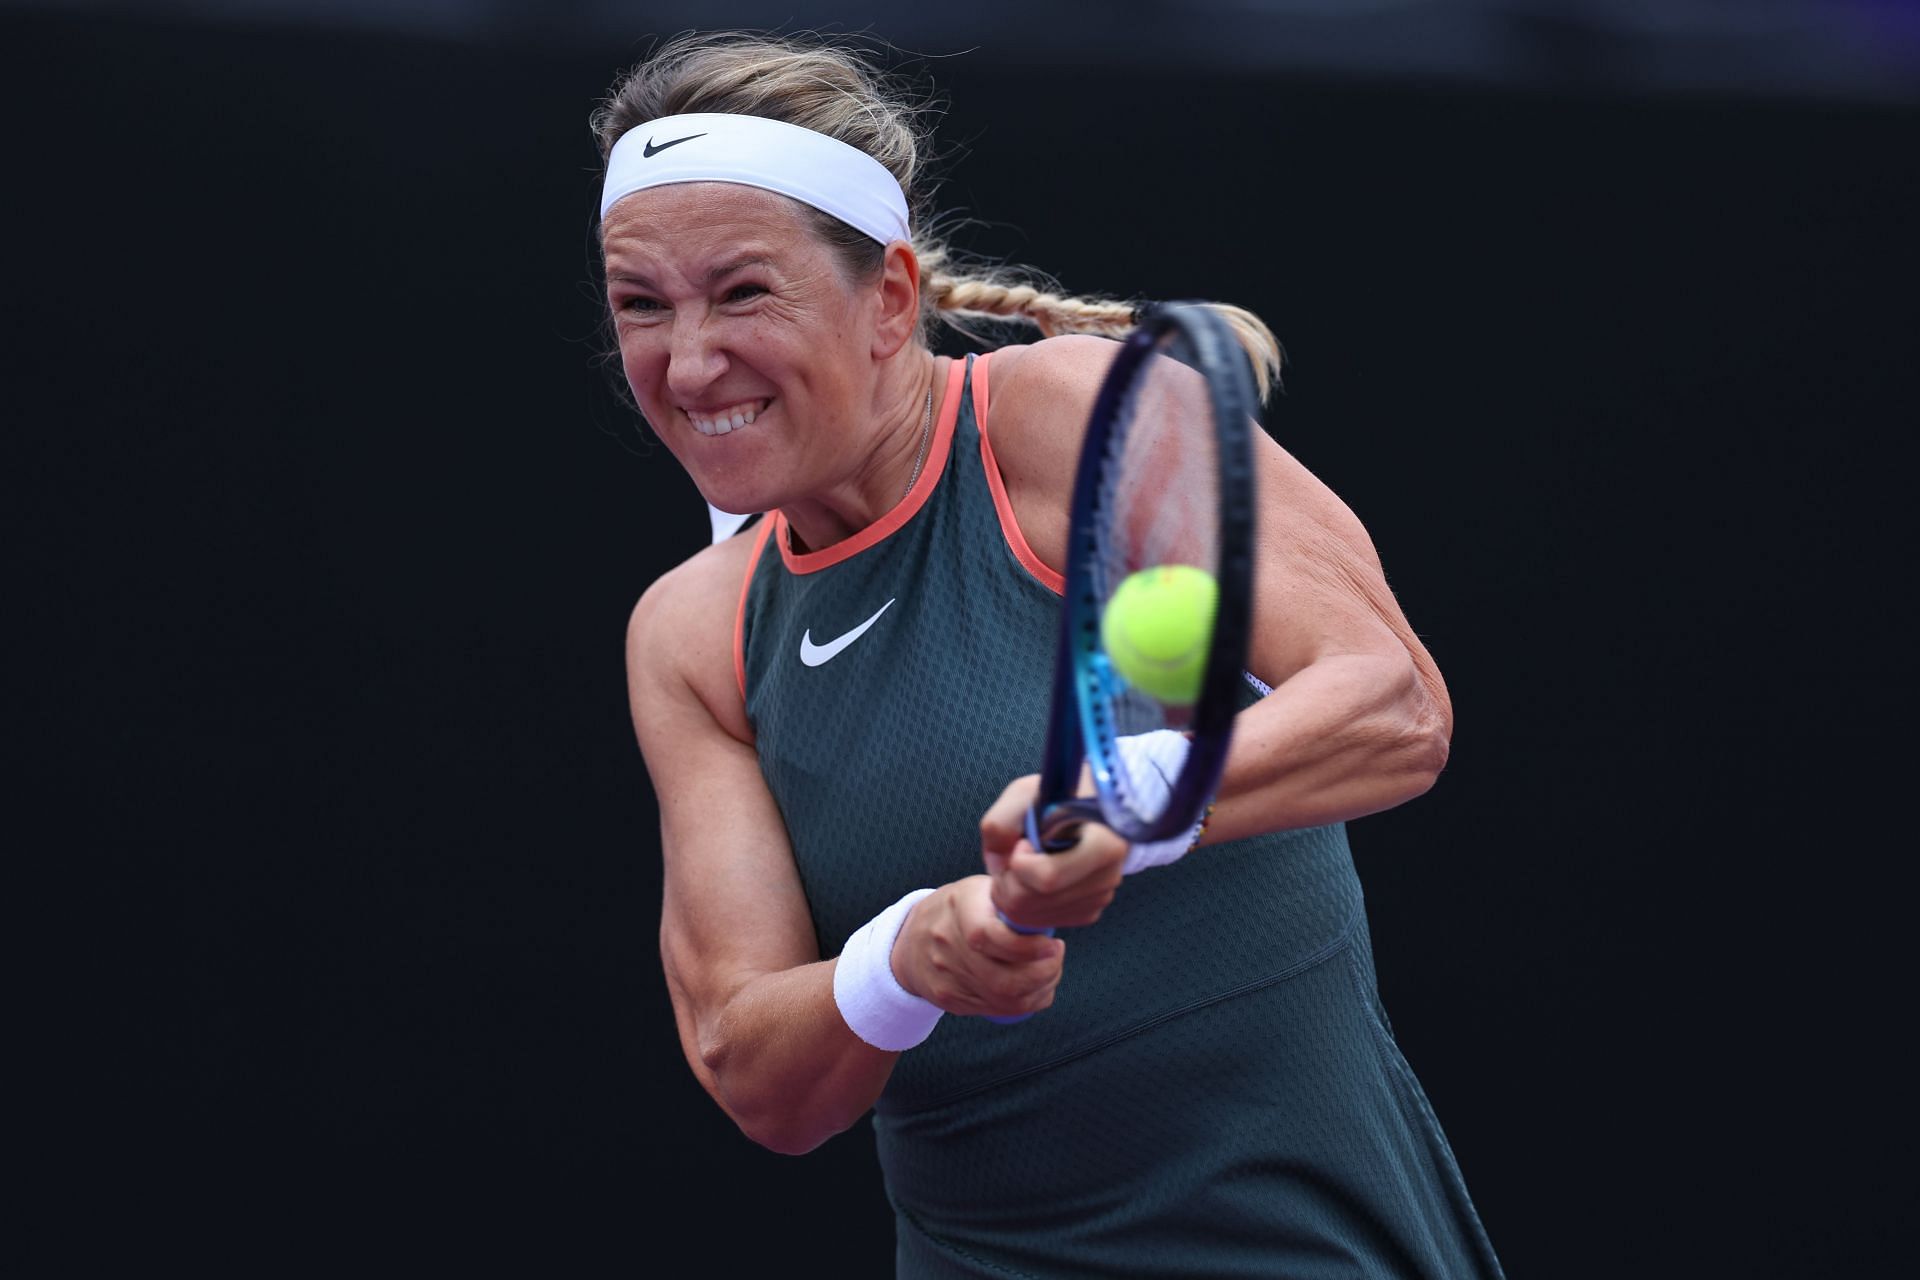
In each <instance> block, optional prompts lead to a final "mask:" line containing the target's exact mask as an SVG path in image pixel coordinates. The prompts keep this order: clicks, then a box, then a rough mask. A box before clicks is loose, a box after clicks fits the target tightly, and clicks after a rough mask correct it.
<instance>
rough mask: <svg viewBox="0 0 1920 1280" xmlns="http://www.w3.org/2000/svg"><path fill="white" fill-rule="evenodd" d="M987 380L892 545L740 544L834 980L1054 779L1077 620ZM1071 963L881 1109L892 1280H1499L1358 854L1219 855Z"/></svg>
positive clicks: (1079, 943)
mask: <svg viewBox="0 0 1920 1280" xmlns="http://www.w3.org/2000/svg"><path fill="white" fill-rule="evenodd" d="M980 363H981V364H982V365H985V366H987V368H990V366H991V361H990V360H985V361H982V362H980ZM974 366H975V362H973V361H971V360H970V361H969V362H968V366H967V369H965V370H963V369H961V368H959V367H956V368H955V369H954V370H953V374H954V376H953V378H952V379H950V381H949V385H948V393H947V400H946V404H945V406H944V407H943V411H942V415H941V422H940V427H939V430H938V432H937V433H936V435H935V438H934V441H933V446H932V448H931V450H930V454H929V459H928V465H927V474H926V475H925V476H923V478H922V480H921V482H920V483H919V484H918V485H916V486H915V489H914V492H913V493H912V494H911V495H910V496H909V498H908V500H907V501H906V502H903V503H902V504H901V506H900V508H898V509H897V510H896V511H895V512H894V513H892V514H890V515H889V516H888V517H887V518H885V519H883V520H882V521H881V522H880V523H879V524H878V525H876V526H874V527H873V528H872V529H869V530H866V531H865V532H863V533H862V534H860V535H857V536H856V537H854V538H852V539H849V540H848V541H847V542H845V543H842V544H839V545H838V546H836V547H833V548H829V549H828V550H827V551H825V552H821V553H815V554H811V555H796V554H794V553H793V552H792V551H791V549H790V547H789V546H788V539H787V533H786V529H785V527H784V524H783V522H781V521H780V520H779V519H778V518H777V517H775V518H773V519H771V520H770V521H768V522H766V523H767V527H766V528H765V529H764V530H762V531H760V533H759V534H757V535H742V536H760V537H762V538H763V539H764V540H765V541H764V544H763V546H762V548H761V550H760V552H759V554H758V557H757V559H756V561H755V563H754V567H753V569H752V570H751V572H750V575H749V578H748V583H747V590H746V593H745V596H744V602H743V606H742V610H741V624H740V636H739V644H740V648H739V657H740V667H741V674H742V679H743V681H744V684H745V693H746V700H747V711H748V714H749V716H750V717H751V718H752V721H753V725H754V730H755V733H756V735H757V740H758V749H759V755H760V761H761V767H762V769H763V770H764V772H765V775H766V779H767V782H768V785H769V786H770V787H771V788H772V791H773V795H774V797H775V799H776V800H777V801H778V802H779V805H780V809H781V813H782V814H783V815H784V817H785V819H786V824H787V829H788V832H789V834H790V835H791V837H792V841H793V848H794V856H795V859H796V861H797V863H798V865H799V870H800V876H801V879H802V881H803V882H804V884H805V886H806V892H807V901H808V903H809V905H810V907H811V910H812V914H813V925H814V929H815V931H816V933H817V934H818V936H819V941H820V953H821V955H823V956H831V955H836V954H838V953H839V951H840V949H841V947H842V946H843V945H844V944H845V942H846V940H847V937H848V935H849V934H851V933H852V932H853V931H854V930H855V929H857V928H858V927H859V926H860V925H862V924H864V923H865V922H866V921H867V920H868V919H870V918H871V917H872V916H873V915H874V914H875V913H876V912H878V911H879V910H881V909H882V908H883V907H885V906H887V905H888V904H889V903H891V902H893V901H894V900H895V899H897V898H899V897H900V896H901V895H902V894H903V893H906V892H907V891H909V890H911V889H916V888H920V887H923V886H937V885H941V884H945V883H947V882H948V881H951V880H956V879H959V878H961V877H963V876H968V875H973V874H977V873H978V872H979V871H980V870H981V865H980V841H979V820H980V815H981V813H982V812H983V811H984V810H985V809H986V807H987V805H988V804H989V803H991V802H992V801H993V799H994V798H995V797H996V796H998V795H999V794H1000V791H1001V789H1002V788H1003V787H1004V786H1005V785H1006V784H1007V782H1008V781H1010V780H1011V779H1013V778H1015V777H1018V776H1020V775H1021V774H1025V773H1030V772H1032V771H1033V770H1034V769H1035V768H1036V767H1037V766H1038V762H1039V759H1040V752H1041V746H1042V739H1043V737H1044V735H1045V729H1046V715H1047V695H1048V689H1049V683H1048V677H1049V672H1050V670H1051V666H1052V661H1053V645H1054V640H1055V629H1056V627H1057V619H1058V609H1059V604H1058V597H1057V596H1056V595H1055V594H1054V591H1053V590H1052V589H1050V587H1049V586H1048V585H1047V584H1046V583H1045V582H1043V581H1041V579H1040V577H1039V576H1036V575H1040V574H1049V573H1050V571H1048V570H1047V569H1046V568H1045V567H1044V566H1041V565H1039V564H1038V563H1037V561H1034V560H1033V559H1032V557H1031V554H1030V553H1028V552H1027V550H1026V546H1025V542H1024V540H1023V539H1021V538H1020V537H1019V535H1018V532H1017V530H1016V529H1015V528H1014V526H1013V524H1012V522H1011V518H1010V517H1008V518H1007V519H1006V520H1005V521H1003V520H1002V518H1001V513H1000V506H1001V505H1004V504H996V491H995V490H996V486H997V477H995V479H994V483H993V484H990V482H989V463H988V458H987V457H986V456H985V455H983V450H982V443H981V433H980V428H979V424H978V423H977V422H976V415H975V406H976V402H977V401H978V400H980V399H981V398H982V396H981V392H982V390H983V387H982V384H983V383H984V382H985V379H984V378H982V377H980V376H978V374H977V373H974V376H969V377H967V378H965V380H964V381H965V385H964V386H963V385H962V377H961V375H962V374H963V373H973V372H974ZM983 371H984V370H983ZM988 402H989V403H990V399H989V401H988ZM1249 696H1251V695H1249ZM1064 936H1065V937H1066V938H1067V960H1066V970H1065V977H1064V979H1063V981H1062V982H1061V984H1060V989H1059V993H1058V996H1057V998H1056V999H1055V1002H1054V1005H1053V1007H1052V1008H1051V1009H1049V1010H1047V1011H1046V1012H1044V1013H1041V1014H1039V1015H1038V1016H1036V1017H1034V1018H1033V1019H1031V1020H1030V1021H1028V1022H1025V1023H1022V1024H1019V1025H1015V1026H999V1025H995V1024H993V1023H990V1022H987V1021H986V1020H984V1019H980V1018H962V1017H952V1016H949V1017H946V1018H943V1019H942V1020H941V1022H940V1025H939V1026H938V1027H937V1028H936V1029H935V1031H934V1033H933V1035H932V1037H931V1038H929V1039H928V1040H927V1041H926V1042H925V1043H924V1044H922V1045H920V1046H919V1047H918V1048H915V1049H911V1050H909V1051H908V1052H906V1053H905V1054H903V1055H902V1056H901V1058H900V1062H899V1065H898V1067H897V1068H896V1069H895V1071H894V1074H893V1077H892V1079H891V1081H890V1082H889V1083H888V1085H887V1089H886V1092H885V1093H884V1094H883V1095H882V1096H881V1098H880V1101H879V1104H878V1106H877V1107H876V1109H875V1117H874V1129H875V1132H876V1134H877V1137H878V1142H879V1153H880V1160H881V1165H882V1167H883V1169H884V1171H885V1175H886V1183H887V1191H888V1195H889V1196H890V1198H891V1199H892V1202H893V1207H894V1210H895V1216H896V1223H897V1231H898V1253H897V1256H898V1270H899V1274H900V1275H901V1276H904V1277H945V1276H997V1277H1005V1276H1113V1277H1121V1276H1141V1277H1167V1276H1195V1277H1229V1276H1261V1277H1288V1278H1289V1280H1317V1278H1319V1277H1336V1276H1337V1277H1356V1276H1394V1277H1400V1276H1423V1277H1443V1276H1444V1277H1478V1276H1498V1275H1499V1274H1500V1266H1499V1263H1498V1261H1497V1260H1496V1259H1495V1257H1494V1253H1493V1249H1492V1247H1491V1245H1490V1244H1489V1243H1488V1241H1487V1237H1486V1234H1485V1232H1484V1231H1483V1230H1482V1229H1481V1226H1480V1222H1479V1219H1478V1217H1477V1216H1476V1214H1475V1212H1474V1209H1473V1205H1472V1203H1471V1201H1470V1200H1469V1199H1468V1196H1467V1190H1466V1186H1465V1184H1464V1183H1463V1182H1462V1180H1461V1177H1460V1172H1459V1169H1458V1168H1457V1167H1456V1166H1455V1164H1454V1160H1453V1155H1452V1152H1451V1151H1450V1150H1449V1149H1448V1146H1447V1141H1446V1138H1445V1137H1444V1135H1443V1134H1442V1133H1441V1131H1440V1126H1439V1124H1438V1122H1437V1121H1436V1120H1435V1119H1434V1115H1433V1111H1432V1109H1431V1108H1430V1107H1429V1106H1428V1104H1427V1100H1426V1097H1425V1095H1424V1094H1423V1093H1422V1092H1421V1089H1420V1085H1419V1083H1418V1082H1417V1081H1416V1080H1415V1079H1414V1076H1413V1073H1412V1071H1411V1070H1410V1069H1409V1068H1408V1066H1407V1063H1406V1060H1405V1059H1404V1058H1402V1057H1401V1055H1400V1052H1399V1050H1398V1049H1397V1048H1396V1047H1395V1045H1394V1041H1393V1036H1392V1033H1391V1031H1390V1030H1389V1028H1388V1025H1387V1020H1386V1016H1385V1014H1384V1013H1383V1012H1382V1010H1381V1008H1380V1003H1379V998H1378V996H1377V994H1376V992H1375V988H1374V981H1373V968H1372V958H1371V952H1370V948H1369V945H1368V940H1367V928H1366V916H1365V912H1364V909H1363V907H1362V903H1361V895H1360V885H1359V882H1358V880H1357V879H1356V877H1355V875H1354V869H1353V862H1352V859H1351V857H1350V855H1349V853H1348V849H1347V840H1346V832H1345V829H1344V827H1343V826H1341V825H1338V824H1336V825H1333V826H1327V827H1317V828H1313V829H1310V830H1301V831H1287V832H1280V833H1276V834H1273V835H1268V836H1262V837H1258V838H1255V839H1249V840H1242V841H1237V842H1233V843H1228V844H1222V845H1219V846H1209V847H1205V848H1203V849H1201V850H1200V851H1199V852H1198V853H1196V854H1194V855H1193V856H1191V857H1189V858H1186V859H1184V860H1182V861H1180V862H1178V863H1175V864H1174V865H1172V866H1170V867H1165V868H1161V869H1157V870H1152V871H1147V872H1144V873H1142V874H1140V875H1137V876H1133V877H1131V878H1129V879H1128V880H1127V881H1126V882H1125V883H1124V884H1123V885H1122V886H1121V890H1120V894H1119V896H1118V898H1117V899H1116V900H1115V901H1114V903H1113V905H1112V906H1111V907H1110V908H1109V909H1108V910H1107V912H1106V913H1105V915H1104V916H1103V917H1102V918H1101V920H1100V922H1099V923H1098V924H1097V925H1095V926H1093V927H1091V928H1087V929H1076V930H1071V931H1067V932H1066V933H1065V935H1064Z"/></svg>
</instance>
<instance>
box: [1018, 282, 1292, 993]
mask: <svg viewBox="0 0 1920 1280" xmlns="http://www.w3.org/2000/svg"><path fill="white" fill-rule="evenodd" d="M1259 409H1260V403H1259V399H1258V397H1257V395H1256V394H1255V392H1254V387H1253V377H1252V370H1251V368H1250V367H1249V365H1248V360H1247V356H1246V354H1245V352H1244V351H1243V350H1242V349H1241V347H1240V344H1239V342H1238V340H1237V339H1236V338H1235V337H1234V334H1233V330H1232V329H1231V328H1230V327H1229V326H1228V324H1227V323H1226V321H1225V320H1224V319H1222V318H1221V317H1220V315H1219V314H1218V313H1217V312H1215V311H1212V310H1211V309H1209V308H1207V307H1204V306H1200V305H1198V304H1186V303H1181V304H1166V305H1161V306H1155V307H1151V308H1147V309H1144V311H1143V314H1142V315H1141V316H1140V318H1139V321H1138V323H1137V325H1136V327H1135V329H1134V331H1133V332H1132V333H1131V334H1130V335H1129V336H1128V337H1127V339H1126V340H1125V341H1124V342H1123V343H1122V344H1121V347H1120V350H1119V353H1118V354H1117V355H1116V356H1115V357H1114V361H1113V365H1112V367H1111V368H1109V369H1108V371H1107V376H1106V378H1105V380H1104V381H1103V382H1102V383H1101V386H1100V391H1099V394H1098V396H1097V397H1096V398H1095V400H1094V406H1093V414H1092V417H1091V418H1090V419H1089V421H1088V424H1087V435H1086V440H1085V442H1084V443H1083V444H1082V446H1081V451H1080V463H1079V469H1078V471H1077V472H1076V474H1075V477H1074V486H1073V507H1072V513H1071V514H1072V522H1071V526H1070V528H1069V530H1068V535H1067V537H1068V542H1067V567H1066V589H1065V592H1064V595H1063V598H1062V600H1061V612H1060V639H1059V649H1058V653H1057V658H1056V661H1055V666H1054V679H1053V700H1052V710H1051V713H1050V720H1049V723H1048V728H1047V745H1046V755H1045V758H1044V759H1043V761H1042V762H1041V768H1040V788H1039V793H1038V799H1037V801H1036V802H1035V804H1034V806H1033V808H1032V809H1031V810H1030V811H1029V812H1028V814H1027V838H1028V840H1029V841H1030V842H1031V843H1032V844H1033V846H1034V848H1036V849H1041V850H1044V851H1047V852H1058V851H1060V850H1062V849H1065V848H1068V847H1070V846H1071V845H1073V844H1074V843H1075V841H1076V840H1077V839H1078V835H1079V830H1080V828H1081V827H1082V826H1084V825H1085V824H1087V823H1089V822H1098V823H1103V824H1105V825H1106V826H1108V827H1110V828H1112V829H1113V830H1114V831H1115V832H1117V833H1118V834H1119V835H1121V836H1122V837H1124V838H1125V839H1127V840H1128V841H1130V842H1132V843H1135V844H1140V843H1148V842H1154V841H1160V840H1166V839H1170V838H1172V837H1175V836H1177V835H1179V834H1181V833H1184V832H1188V831H1191V830H1192V829H1193V827H1194V825H1195V823H1197V822H1198V821H1199V819H1200V816H1201V813H1202V812H1203V810H1204V809H1205V808H1206V806H1207V804H1208V802H1209V800H1210V799H1211V797H1212V796H1213V793H1214V791H1215V789H1216V788H1217V787H1218V785H1219V782H1220V771H1221V769H1222V768H1223V767H1224V766H1225V764H1226V758H1227V747H1228V745H1229V743H1230V742H1231V740H1232V737H1233V718H1234V713H1235V710H1236V703H1237V696H1238V688H1239V685H1240V682H1241V679H1242V673H1243V672H1244V671H1245V669H1246V660H1247V632H1248V627H1249V624H1250V622H1251V619H1252V616H1253V525H1254V479H1253V433H1254V432H1255V431H1257V430H1259V429H1260V428H1259V425H1258V414H1259ZM1195 570H1197V571H1199V574H1200V575H1204V576H1203V577H1202V576H1196V575H1195V573H1194V572H1193V571H1195ZM1155 573H1162V574H1165V573H1171V574H1172V575H1174V578H1175V579H1177V585H1178V586H1180V587H1183V588H1185V589H1184V590H1174V591H1171V592H1168V591H1165V590H1161V591H1159V592H1157V593H1156V594H1154V595H1153V597H1152V598H1154V599H1157V600H1160V601H1162V602H1163V604H1164V607H1163V608H1160V609H1157V610H1153V612H1154V613H1155V614H1157V615H1159V616H1158V618H1157V620H1158V621H1159V622H1160V623H1162V624H1165V625H1164V627H1163V628H1161V629H1164V630H1167V631H1171V632H1174V633H1176V634H1179V633H1187V634H1191V635H1194V636H1197V637H1198V638H1199V648H1198V650H1197V652H1196V651H1189V652H1186V653H1184V654H1182V655H1181V656H1180V661H1179V662H1177V663H1176V664H1175V665H1174V666H1172V667H1166V666H1160V665H1156V658H1157V656H1158V655H1154V654H1145V655H1143V654H1142V653H1141V652H1140V649H1139V646H1137V645H1132V644H1130V643H1129V642H1128V637H1127V636H1125V635H1124V634H1116V633H1114V632H1113V631H1111V630H1110V629H1109V628H1108V627H1107V626H1106V625H1105V623H1106V622H1107V620H1108V613H1109V606H1110V605H1111V604H1112V603H1113V601H1114V598H1115V596H1116V595H1117V594H1118V593H1120V591H1121V589H1122V587H1123V585H1124V584H1129V583H1133V584H1134V586H1133V587H1131V588H1129V589H1130V590H1134V591H1138V589H1139V587H1140V579H1141V577H1142V575H1145V576H1146V577H1148V578H1149V579H1151V577H1152V575H1154V574H1155ZM1209 583H1210V584H1211V588H1212V589H1211V591H1208V590H1206V589H1205V588H1206V586H1207V585H1208V584H1209ZM1146 585H1147V586H1148V587H1149V588H1151V587H1152V583H1151V581H1149V582H1148V583H1147V584H1146ZM1208 597H1210V599H1209V598H1208ZM1137 598H1138V597H1137V596H1136V599H1137ZM1165 608H1181V609H1185V610H1188V611H1189V612H1188V615H1187V616H1184V617H1182V618H1178V619H1168V618H1166V617H1165V616H1164V614H1165ZM1209 608H1210V609H1211V614H1212V616H1211V619H1210V622H1209V620H1208V619H1207V618H1206V617H1205V616H1204V614H1205V612H1206V610H1208V609H1209ZM1150 638H1151V637H1150ZM1110 641H1112V642H1114V643H1115V644H1116V645H1117V646H1118V647H1117V648H1116V649H1115V650H1114V651H1110V650H1109V642H1110ZM1123 650H1124V651H1123ZM1129 672H1131V673H1132V676H1133V678H1131V679H1130V678H1129V674H1128V673H1129ZM1168 729H1171V730H1178V731H1180V732H1182V733H1184V734H1185V735H1187V737H1188V739H1189V742H1188V746H1187V750H1186V754H1185V760H1184V763H1182V764H1180V765H1179V766H1178V767H1177V771H1176V772H1174V773H1173V774H1172V776H1168V775H1167V774H1166V773H1165V772H1163V771H1162V769H1161V768H1160V767H1159V766H1157V765H1156V764H1155V763H1154V762H1153V761H1151V760H1148V759H1145V758H1144V753H1142V752H1138V751H1134V750H1130V749H1129V748H1128V747H1127V746H1126V745H1125V743H1124V740H1125V739H1128V738H1131V737H1134V736H1136V735H1145V734H1151V733H1153V732H1155V731H1157V730H1168ZM1083 764H1084V765H1086V766H1087V767H1088V770H1089V772H1091V774H1092V777H1093V786H1094V791H1095V794H1094V795H1092V796H1086V797H1083V796H1080V795H1079V794H1078V791H1079V784H1080V777H1081V769H1082V765H1083ZM1001 918H1002V919H1003V920H1005V919H1006V917H1005V916H1004V915H1003V916H1002V917H1001ZM1007 924H1008V925H1009V926H1011V927H1013V928H1015V929H1019V930H1020V931H1021V932H1023V933H1030V932H1037V931H1036V930H1030V929H1026V928H1023V927H1022V926H1020V925H1016V924H1014V923H1013V922H1012V921H1010V920H1008V921H1007ZM1044 932H1048V933H1051V932H1052V931H1051V930H1045V931H1044ZM1022 1020H1023V1017H1010V1018H995V1019H994V1021H998V1022H1019V1021H1022Z"/></svg>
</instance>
